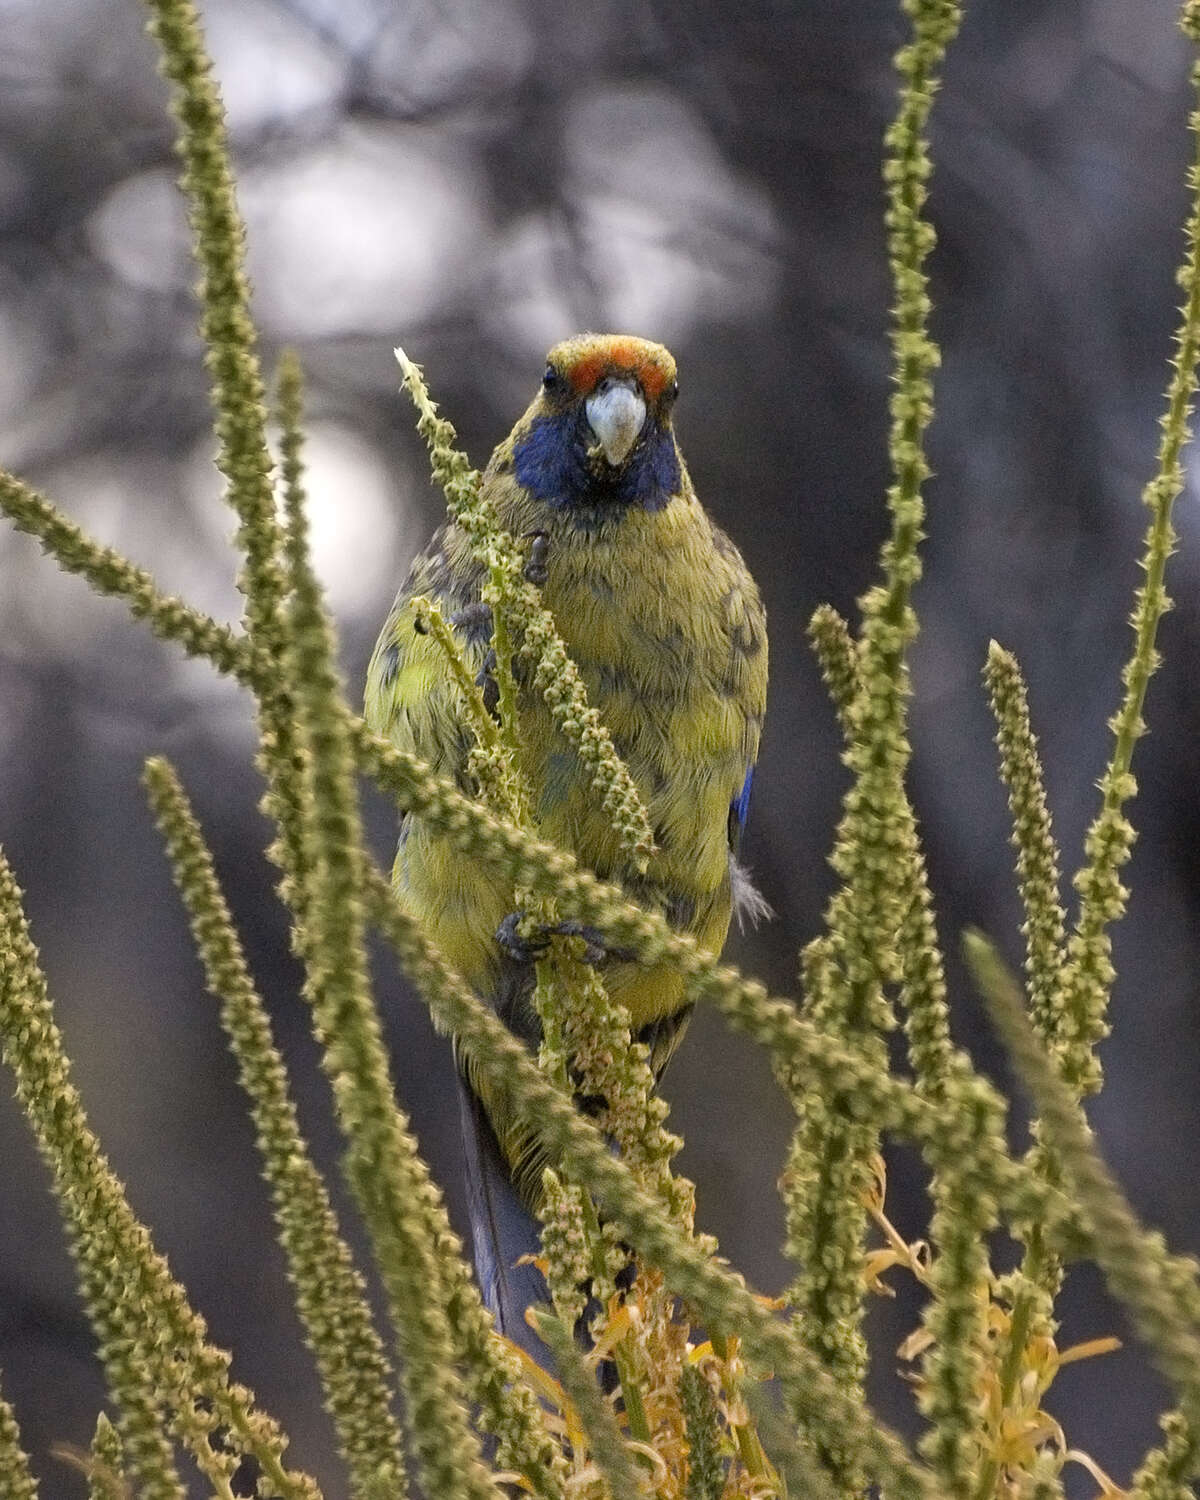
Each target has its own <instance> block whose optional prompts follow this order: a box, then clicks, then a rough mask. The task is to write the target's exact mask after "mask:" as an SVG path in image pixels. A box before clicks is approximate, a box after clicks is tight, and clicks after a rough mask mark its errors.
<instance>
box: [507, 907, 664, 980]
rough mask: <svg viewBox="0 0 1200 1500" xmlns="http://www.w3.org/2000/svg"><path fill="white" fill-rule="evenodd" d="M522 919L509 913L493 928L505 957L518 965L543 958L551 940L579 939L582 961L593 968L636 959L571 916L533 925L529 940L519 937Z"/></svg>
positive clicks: (518, 915)
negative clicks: (581, 945) (559, 920)
mask: <svg viewBox="0 0 1200 1500" xmlns="http://www.w3.org/2000/svg"><path fill="white" fill-rule="evenodd" d="M524 920H525V913H524V912H523V911H510V912H509V914H508V916H506V917H505V919H504V921H503V922H501V923H500V926H499V927H497V928H496V941H497V943H499V944H500V947H501V948H502V949H503V950H504V952H505V953H506V954H507V955H508V957H509V958H511V959H513V960H514V961H515V962H517V963H519V964H532V963H536V962H537V961H538V959H539V958H544V957H545V956H546V953H547V951H548V950H549V947H550V939H551V938H552V937H568V938H582V939H583V942H584V945H585V946H584V953H583V961H584V963H586V964H590V965H591V966H592V967H593V968H595V967H596V965H597V964H602V963H604V961H605V960H606V959H610V958H612V959H616V960H618V962H621V963H632V962H633V960H634V959H635V958H636V957H637V955H636V954H635V953H634V952H632V950H630V949H629V948H614V947H613V946H612V945H611V944H610V943H609V942H608V940H607V938H606V937H605V936H604V934H603V933H602V932H601V931H600V929H599V928H598V927H590V926H589V925H588V924H587V923H586V922H580V921H578V920H577V919H576V918H574V917H568V918H567V919H566V920H565V921H563V922H552V923H549V924H545V925H540V926H537V927H535V929H534V931H533V933H532V934H531V936H529V937H523V936H522V935H521V933H520V931H519V930H518V929H519V927H520V925H521V923H522V922H523V921H524Z"/></svg>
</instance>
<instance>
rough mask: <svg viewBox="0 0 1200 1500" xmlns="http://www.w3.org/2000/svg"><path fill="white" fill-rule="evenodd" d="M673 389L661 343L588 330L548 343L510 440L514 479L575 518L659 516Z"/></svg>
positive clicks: (672, 489)
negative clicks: (534, 388)
mask: <svg viewBox="0 0 1200 1500" xmlns="http://www.w3.org/2000/svg"><path fill="white" fill-rule="evenodd" d="M678 390H679V387H678V383H677V381H676V378H675V361H674V359H672V357H671V355H670V354H669V353H668V352H667V350H666V349H664V348H663V347H662V345H661V344H652V343H650V342H648V341H647V340H646V339H639V338H633V337H631V336H627V335H621V334H594V333H585V334H580V335H579V336H578V337H577V338H573V339H567V340H566V341H565V342H563V343H561V344H556V345H555V346H554V348H553V349H551V351H550V353H549V355H548V356H547V360H546V373H545V374H544V375H543V377H542V388H541V390H540V391H539V392H538V395H537V397H536V398H535V400H534V402H533V404H532V406H530V408H529V410H528V411H527V412H526V413H525V415H524V417H523V418H522V419H521V421H520V422H519V423H518V424H517V429H516V431H515V433H514V434H513V449H512V456H513V471H514V474H515V476H516V479H517V482H518V483H519V484H520V485H522V486H523V487H524V488H525V489H527V490H528V491H529V492H530V493H531V494H532V495H534V496H536V497H537V498H538V499H539V500H543V501H545V502H546V503H547V504H548V505H552V506H554V507H555V508H556V509H561V510H565V511H568V512H572V513H576V514H578V515H579V516H580V518H581V519H582V518H584V517H587V518H589V519H598V518H603V517H604V516H605V515H609V516H611V515H612V514H613V513H614V511H616V512H619V511H621V510H625V509H627V508H628V507H630V506H641V507H643V508H644V509H646V510H651V511H653V510H661V509H662V507H663V506H664V505H666V504H667V502H668V501H669V500H670V499H671V497H672V496H673V495H674V494H676V493H677V491H678V489H679V484H680V460H679V450H678V449H677V448H676V446H675V434H674V432H673V431H672V429H671V411H672V408H673V407H674V404H675V397H676V395H677V394H678Z"/></svg>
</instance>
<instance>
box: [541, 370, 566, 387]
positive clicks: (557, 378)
mask: <svg viewBox="0 0 1200 1500" xmlns="http://www.w3.org/2000/svg"><path fill="white" fill-rule="evenodd" d="M562 383H563V378H562V376H561V375H560V374H559V372H558V371H557V370H556V369H555V368H554V366H553V365H547V366H546V373H545V374H544V375H543V376H542V389H543V390H545V391H558V390H561V389H562Z"/></svg>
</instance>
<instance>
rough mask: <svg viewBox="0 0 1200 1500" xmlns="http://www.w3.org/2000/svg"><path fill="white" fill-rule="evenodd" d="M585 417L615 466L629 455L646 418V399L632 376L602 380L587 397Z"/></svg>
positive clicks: (610, 461) (607, 456)
mask: <svg viewBox="0 0 1200 1500" xmlns="http://www.w3.org/2000/svg"><path fill="white" fill-rule="evenodd" d="M586 410H587V419H588V424H589V425H590V427H591V429H592V431H593V432H594V433H595V434H596V441H597V442H598V443H599V445H600V448H601V450H602V451H603V453H604V456H605V458H606V459H608V461H609V463H610V464H612V466H613V468H616V467H617V466H618V465H619V464H623V463H624V462H625V460H626V459H627V458H628V457H629V453H630V449H632V447H633V445H634V443H636V442H637V440H638V435H639V434H640V432H641V430H642V427H643V425H644V423H645V421H646V403H645V401H643V400H642V393H641V391H639V390H638V388H637V385H636V383H635V382H634V381H633V380H618V379H615V378H614V377H612V376H609V377H607V378H606V379H604V380H602V381H601V382H600V384H599V386H598V387H597V388H596V390H595V391H594V392H593V393H592V394H591V395H590V396H589V397H588V399H587V407H586Z"/></svg>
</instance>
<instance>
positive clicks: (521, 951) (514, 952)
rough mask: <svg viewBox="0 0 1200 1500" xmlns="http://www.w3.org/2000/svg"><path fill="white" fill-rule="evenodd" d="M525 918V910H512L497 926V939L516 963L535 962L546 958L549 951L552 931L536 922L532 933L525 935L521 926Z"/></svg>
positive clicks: (506, 953) (505, 952)
mask: <svg viewBox="0 0 1200 1500" xmlns="http://www.w3.org/2000/svg"><path fill="white" fill-rule="evenodd" d="M524 920H525V913H524V912H523V911H510V912H509V914H508V916H506V917H505V919H504V921H503V922H501V923H500V925H499V927H497V928H496V941H497V943H499V944H500V947H501V949H502V950H503V952H504V954H505V956H506V957H508V958H511V959H512V960H513V962H514V963H518V964H535V963H537V961H538V959H539V958H545V956H546V954H547V952H548V951H549V948H550V932H549V929H548V928H547V927H546V926H545V925H543V924H534V927H533V931H532V932H531V933H530V935H529V936H528V937H524V936H522V934H521V932H520V926H521V923H522V922H524Z"/></svg>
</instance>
